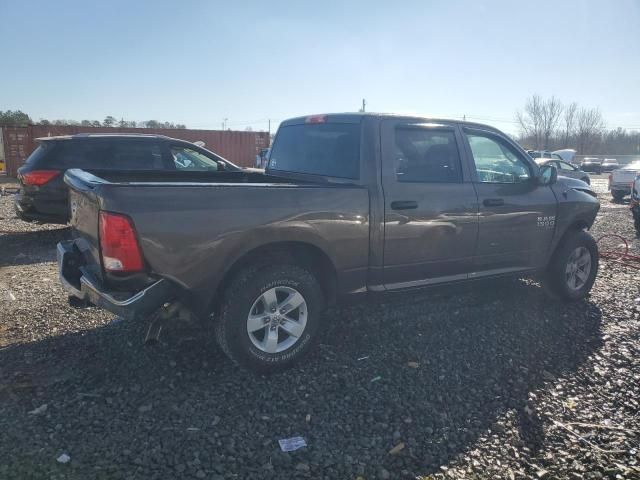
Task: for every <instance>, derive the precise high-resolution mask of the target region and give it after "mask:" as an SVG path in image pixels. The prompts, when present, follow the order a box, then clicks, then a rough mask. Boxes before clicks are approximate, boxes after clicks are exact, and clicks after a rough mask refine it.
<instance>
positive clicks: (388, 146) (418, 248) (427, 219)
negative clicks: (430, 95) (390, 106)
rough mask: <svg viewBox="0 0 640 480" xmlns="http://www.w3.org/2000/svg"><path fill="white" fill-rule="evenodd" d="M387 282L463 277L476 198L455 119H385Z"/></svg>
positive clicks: (391, 285) (469, 260)
mask: <svg viewBox="0 0 640 480" xmlns="http://www.w3.org/2000/svg"><path fill="white" fill-rule="evenodd" d="M381 133H382V187H383V190H384V202H385V211H384V222H385V223H384V226H385V238H384V284H385V288H387V289H395V288H403V287H411V286H421V285H427V284H431V283H439V282H443V281H452V280H460V279H464V278H467V276H468V273H469V272H470V271H471V270H472V267H473V254H474V250H475V248H476V240H477V235H478V218H477V214H478V201H477V198H476V193H475V190H474V187H473V184H472V183H471V178H470V169H469V168H468V166H467V165H466V164H465V163H464V162H462V161H461V151H462V148H461V142H462V136H461V133H460V131H459V130H458V129H457V128H456V127H454V126H452V125H434V124H421V123H411V122H407V121H401V120H388V121H385V122H383V123H382V131H381Z"/></svg>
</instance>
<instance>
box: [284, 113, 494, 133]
mask: <svg viewBox="0 0 640 480" xmlns="http://www.w3.org/2000/svg"><path fill="white" fill-rule="evenodd" d="M323 117H324V120H322V121H325V122H332V121H333V122H341V123H360V122H361V121H362V119H363V118H365V117H370V118H371V117H372V118H380V119H384V118H398V119H401V118H402V119H409V120H412V121H420V122H429V123H437V122H446V123H448V124H456V125H462V126H468V127H476V128H482V129H484V130H491V131H495V132H500V130H498V129H497V128H495V127H492V126H490V125H486V124H484V123H477V122H467V121H465V120H458V119H452V118H442V117H430V116H426V115H420V114H405V113H402V114H400V113H376V112H343V113H319V114H313V115H305V116H303V117H293V118H289V119H287V120H284V121H283V122H282V123H281V124H280V125H281V126H287V125H296V124H300V123H314V119H316V120H315V121H316V122H317V123H321V122H320V121H318V119H320V118H323ZM500 133H501V132H500Z"/></svg>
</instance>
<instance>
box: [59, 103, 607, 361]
mask: <svg viewBox="0 0 640 480" xmlns="http://www.w3.org/2000/svg"><path fill="white" fill-rule="evenodd" d="M179 176H180V174H178V175H171V176H169V175H164V174H162V173H161V174H157V175H150V174H149V173H146V172H131V171H128V172H104V174H102V175H100V176H96V175H94V174H91V173H88V172H84V171H82V170H76V169H74V170H70V171H68V172H67V173H66V175H65V181H66V182H67V184H68V185H69V186H70V190H71V198H70V202H71V205H72V209H73V211H74V215H73V218H72V221H71V224H72V227H73V233H74V234H73V236H74V239H73V240H69V241H65V242H61V243H59V244H58V265H59V269H60V270H59V272H60V279H61V281H62V284H63V285H64V287H65V288H66V290H67V291H68V292H69V293H70V294H71V295H72V296H74V297H77V298H80V299H84V300H85V301H90V302H91V303H93V304H95V305H98V306H100V307H102V308H105V309H107V310H110V311H112V312H115V313H117V314H118V315H121V316H123V317H125V318H135V317H138V318H144V317H145V316H147V315H148V314H150V313H152V312H154V311H156V310H157V309H158V308H162V310H161V311H162V312H163V314H162V315H160V316H156V317H154V318H156V320H155V321H167V319H168V318H171V315H178V316H180V317H182V316H183V315H186V316H191V317H193V316H195V317H196V318H200V319H201V320H202V321H203V325H204V324H206V323H208V324H209V325H210V326H211V329H212V331H214V332H215V335H216V339H217V340H218V343H219V345H220V346H221V348H222V350H223V351H224V352H225V353H226V354H227V355H228V356H229V357H230V358H231V359H232V360H233V361H234V362H237V363H238V364H240V365H243V366H245V367H248V368H252V369H254V370H259V371H274V370H281V369H283V368H285V367H288V366H290V365H291V364H292V363H293V362H295V361H297V360H299V359H301V358H303V357H304V355H305V354H306V353H307V352H308V351H309V350H310V348H311V347H312V345H313V344H314V343H316V342H317V341H318V339H319V337H320V334H321V332H323V331H326V330H327V329H326V322H327V321H328V320H329V319H327V318H324V317H323V315H322V313H323V311H324V309H325V307H326V306H327V305H332V304H335V303H337V302H340V301H346V300H349V299H357V298H359V299H362V300H364V299H366V298H369V297H372V296H375V295H380V294H383V293H387V292H400V291H414V292H415V291H416V290H417V289H418V288H419V287H428V286H432V285H443V284H449V283H454V282H460V281H466V280H474V279H480V278H491V277H500V276H503V275H505V274H514V275H518V276H521V275H532V274H535V273H541V274H542V275H541V278H542V281H543V282H544V284H545V286H546V288H547V289H548V291H549V292H550V294H551V295H553V296H556V297H559V298H562V299H564V300H567V301H575V300H579V299H582V298H584V296H585V295H586V294H587V293H588V292H589V290H590V289H591V287H592V285H593V282H594V280H595V277H596V272H597V269H598V247H597V245H596V242H595V241H594V239H593V238H592V237H591V236H590V235H589V234H588V233H587V232H586V230H587V229H588V228H590V227H591V225H592V224H593V221H594V219H595V217H596V214H597V212H598V209H599V206H600V205H599V202H598V200H597V198H596V195H595V193H594V192H593V191H592V190H591V188H590V187H589V186H588V185H585V184H584V183H583V182H581V181H578V180H574V179H571V178H564V177H557V171H556V169H555V168H554V167H553V166H550V165H543V166H542V167H538V166H537V165H536V164H535V162H534V161H533V160H532V159H531V157H529V156H528V155H527V153H526V152H525V151H524V150H522V149H521V148H520V147H519V146H518V145H517V144H516V143H515V142H513V141H512V140H511V139H510V138H509V137H507V136H506V135H504V134H503V133H501V132H500V131H498V130H496V129H495V128H492V127H490V126H487V125H481V124H477V123H467V122H460V121H455V120H444V119H438V120H433V119H428V118H419V117H407V116H395V115H375V114H335V115H331V114H329V115H312V116H308V117H301V118H293V119H290V120H287V121H284V122H282V123H281V124H280V128H279V129H278V133H277V135H276V138H275V141H274V143H273V148H272V151H271V156H270V159H269V164H268V165H267V169H266V172H265V173H253V172H245V171H241V172H211V173H209V172H205V173H204V174H203V175H202V177H201V178H200V179H199V180H197V181H193V180H192V179H188V178H185V179H184V180H178V179H177V177H179ZM159 219H161V221H159ZM532 308H534V307H532ZM152 325H154V323H153V322H152Z"/></svg>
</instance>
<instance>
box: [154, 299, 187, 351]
mask: <svg viewBox="0 0 640 480" xmlns="http://www.w3.org/2000/svg"><path fill="white" fill-rule="evenodd" d="M170 321H181V322H185V323H191V322H192V321H193V314H192V313H191V311H190V310H188V309H187V308H186V307H185V306H184V305H182V304H181V303H180V302H174V303H165V304H164V305H163V306H162V307H160V308H159V309H158V310H157V311H156V312H155V313H153V314H152V315H151V318H150V323H149V328H148V329H147V334H146V336H145V338H144V344H145V345H154V344H156V343H159V342H160V334H161V333H162V330H163V329H164V327H165V326H166V325H167V324H168V323H169V322H170Z"/></svg>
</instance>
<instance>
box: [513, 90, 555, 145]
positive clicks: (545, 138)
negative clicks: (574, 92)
mask: <svg viewBox="0 0 640 480" xmlns="http://www.w3.org/2000/svg"><path fill="white" fill-rule="evenodd" d="M562 111H563V106H562V102H560V100H558V99H557V98H556V97H551V98H548V99H547V100H543V99H542V97H540V95H537V94H536V95H532V96H531V97H529V98H528V99H527V103H526V104H525V106H524V111H523V112H520V111H518V112H516V119H517V121H518V123H519V124H520V128H521V130H522V133H523V134H524V136H526V137H529V138H532V139H533V141H534V144H535V148H536V149H540V148H542V149H544V150H548V149H549V142H550V140H551V137H552V136H553V135H554V133H555V131H556V129H557V127H558V122H559V121H560V117H561V115H562Z"/></svg>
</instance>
